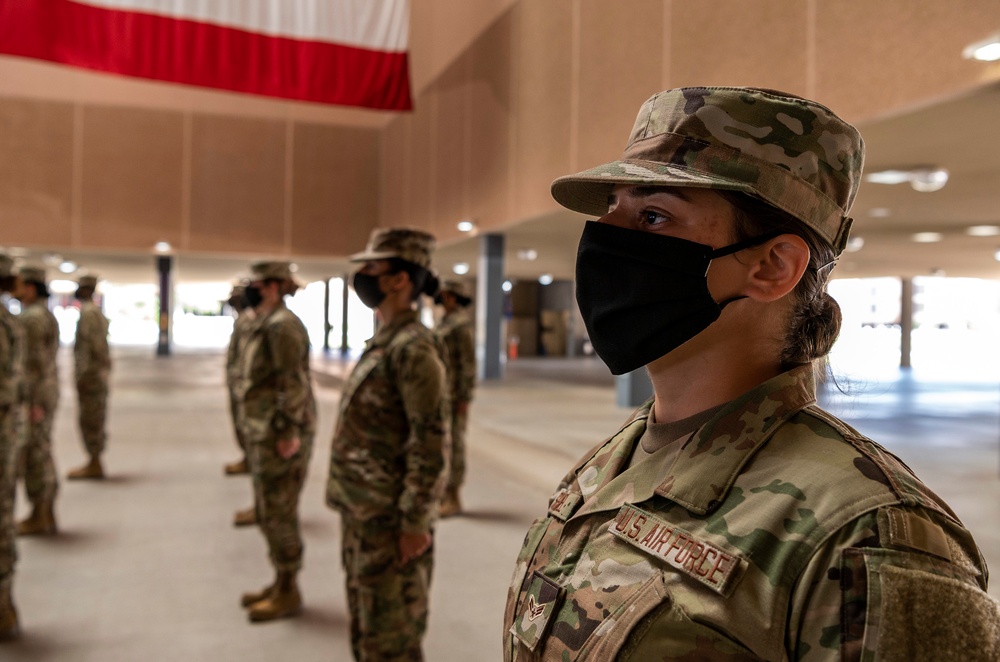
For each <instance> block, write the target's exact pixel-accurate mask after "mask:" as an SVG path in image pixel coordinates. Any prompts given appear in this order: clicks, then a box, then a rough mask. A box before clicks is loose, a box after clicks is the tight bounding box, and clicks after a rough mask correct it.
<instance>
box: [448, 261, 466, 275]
mask: <svg viewBox="0 0 1000 662" xmlns="http://www.w3.org/2000/svg"><path fill="white" fill-rule="evenodd" d="M451 270H452V271H454V272H455V273H456V274H458V275H459V276H464V275H465V274H467V273H469V263H468V262H456V263H455V264H453V265H452V266H451Z"/></svg>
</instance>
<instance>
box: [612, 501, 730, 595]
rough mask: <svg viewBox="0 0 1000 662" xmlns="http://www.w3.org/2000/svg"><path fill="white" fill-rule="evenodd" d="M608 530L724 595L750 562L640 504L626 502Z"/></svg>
mask: <svg viewBox="0 0 1000 662" xmlns="http://www.w3.org/2000/svg"><path fill="white" fill-rule="evenodd" d="M608 531H610V532H611V533H612V534H613V535H615V536H616V537H618V538H620V539H621V540H624V541H625V542H627V543H628V544H630V545H632V546H634V547H637V548H639V549H640V550H642V551H644V552H646V553H647V554H651V555H652V556H655V557H656V558H658V559H660V560H661V561H664V562H666V563H667V564H668V565H670V566H671V567H673V568H675V569H676V570H679V571H680V572H682V573H684V574H685V575H687V576H689V577H691V578H693V579H696V580H698V581H699V582H701V583H702V584H704V585H705V586H707V587H708V588H710V589H712V590H713V591H715V592H716V593H719V594H721V595H727V594H728V593H729V592H730V591H731V590H732V589H733V587H734V586H736V584H737V582H738V580H739V577H740V576H741V575H742V574H743V570H744V569H745V568H746V565H747V562H746V560H745V559H743V558H741V557H740V556H738V555H735V554H731V553H729V552H727V551H725V550H723V549H721V548H720V547H717V546H716V545H713V544H711V543H709V542H706V541H705V540H700V539H698V538H696V537H695V536H693V535H691V534H690V533H688V532H687V531H684V530H683V529H680V528H677V527H675V526H673V525H672V524H670V523H669V522H667V521H665V520H663V519H660V518H659V517H657V516H655V515H652V514H650V513H647V512H646V511H644V510H642V509H641V508H636V507H635V506H633V505H630V504H625V505H624V506H622V507H621V509H620V510H619V511H618V515H617V516H616V517H615V519H614V520H613V521H612V522H611V524H610V525H609V526H608Z"/></svg>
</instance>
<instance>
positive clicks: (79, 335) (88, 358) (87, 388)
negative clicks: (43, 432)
mask: <svg viewBox="0 0 1000 662" xmlns="http://www.w3.org/2000/svg"><path fill="white" fill-rule="evenodd" d="M73 358H74V365H75V368H76V369H75V373H74V374H75V376H76V390H77V395H78V397H79V402H80V412H79V414H80V434H81V435H82V436H83V445H84V447H85V448H86V449H87V453H88V454H89V455H90V456H91V457H98V456H100V455H101V453H103V452H104V446H105V443H106V441H107V434H106V433H105V429H104V424H105V420H106V419H107V411H108V377H109V375H110V373H111V354H110V352H109V350H108V319H107V318H106V317H105V316H104V313H102V312H101V309H100V308H99V307H98V306H97V305H96V304H95V303H94V302H92V301H81V302H80V320H79V322H77V326H76V340H75V343H74V345H73Z"/></svg>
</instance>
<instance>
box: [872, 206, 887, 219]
mask: <svg viewBox="0 0 1000 662" xmlns="http://www.w3.org/2000/svg"><path fill="white" fill-rule="evenodd" d="M868 215H869V216H871V217H872V218H889V216H891V215H892V210H891V209H889V208H888V207H873V208H871V209H869V210H868Z"/></svg>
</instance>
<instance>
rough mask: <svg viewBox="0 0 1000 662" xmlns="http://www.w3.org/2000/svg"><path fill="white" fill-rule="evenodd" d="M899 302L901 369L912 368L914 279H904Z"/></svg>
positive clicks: (901, 280)
mask: <svg viewBox="0 0 1000 662" xmlns="http://www.w3.org/2000/svg"><path fill="white" fill-rule="evenodd" d="M900 282H901V284H902V292H901V293H900V300H899V367H900V368H910V367H912V363H911V361H910V354H911V351H912V343H913V279H912V278H902V279H900Z"/></svg>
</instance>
